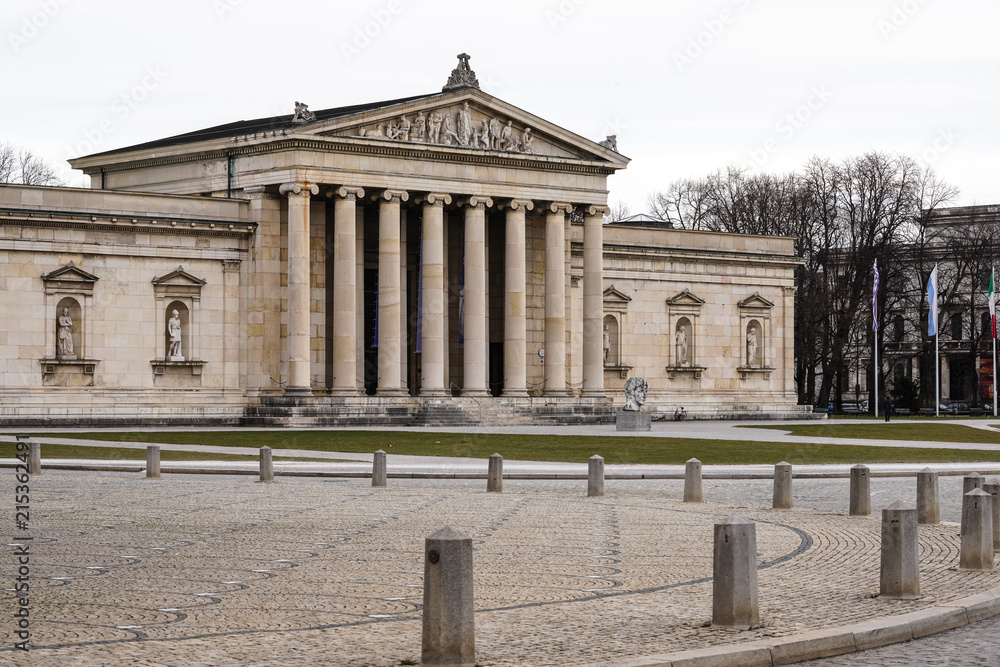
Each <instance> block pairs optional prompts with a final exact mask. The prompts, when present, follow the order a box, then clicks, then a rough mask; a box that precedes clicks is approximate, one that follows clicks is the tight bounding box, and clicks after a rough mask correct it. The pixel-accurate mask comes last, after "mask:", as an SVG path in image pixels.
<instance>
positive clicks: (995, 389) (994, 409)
mask: <svg viewBox="0 0 1000 667" xmlns="http://www.w3.org/2000/svg"><path fill="white" fill-rule="evenodd" d="M994 333H995V332H994ZM993 416H994V417H996V416H997V337H996V336H993Z"/></svg>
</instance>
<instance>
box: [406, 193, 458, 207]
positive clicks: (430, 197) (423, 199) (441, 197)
mask: <svg viewBox="0 0 1000 667" xmlns="http://www.w3.org/2000/svg"><path fill="white" fill-rule="evenodd" d="M414 203H417V204H429V205H431V206H447V205H448V204H450V203H451V195H449V194H445V193H441V192H428V193H427V194H424V195H420V196H418V197H417V198H416V199H415V200H414Z"/></svg>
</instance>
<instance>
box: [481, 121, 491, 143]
mask: <svg viewBox="0 0 1000 667" xmlns="http://www.w3.org/2000/svg"><path fill="white" fill-rule="evenodd" d="M479 145H480V147H482V148H485V149H486V150H489V149H490V121H488V120H486V119H485V118H484V119H483V129H482V130H481V131H480V133H479Z"/></svg>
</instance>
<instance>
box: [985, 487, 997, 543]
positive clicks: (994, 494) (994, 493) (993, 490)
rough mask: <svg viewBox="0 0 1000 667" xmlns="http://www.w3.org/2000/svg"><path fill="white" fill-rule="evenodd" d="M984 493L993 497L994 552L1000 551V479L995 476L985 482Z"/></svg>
mask: <svg viewBox="0 0 1000 667" xmlns="http://www.w3.org/2000/svg"><path fill="white" fill-rule="evenodd" d="M983 493H988V494H990V495H991V496H992V497H993V509H992V510H991V511H992V512H993V553H1000V479H997V478H996V477H994V478H993V479H991V480H990V482H989V484H983Z"/></svg>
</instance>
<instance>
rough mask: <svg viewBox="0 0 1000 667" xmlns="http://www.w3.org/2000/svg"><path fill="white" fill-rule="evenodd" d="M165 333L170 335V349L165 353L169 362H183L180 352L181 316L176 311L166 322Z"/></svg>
mask: <svg viewBox="0 0 1000 667" xmlns="http://www.w3.org/2000/svg"><path fill="white" fill-rule="evenodd" d="M167 333H168V334H169V335H170V349H169V351H168V352H167V356H168V357H170V361H184V356H183V353H182V350H181V316H180V313H178V312H177V311H176V310H175V311H173V313H172V316H171V318H170V320H169V321H168V322H167Z"/></svg>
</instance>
